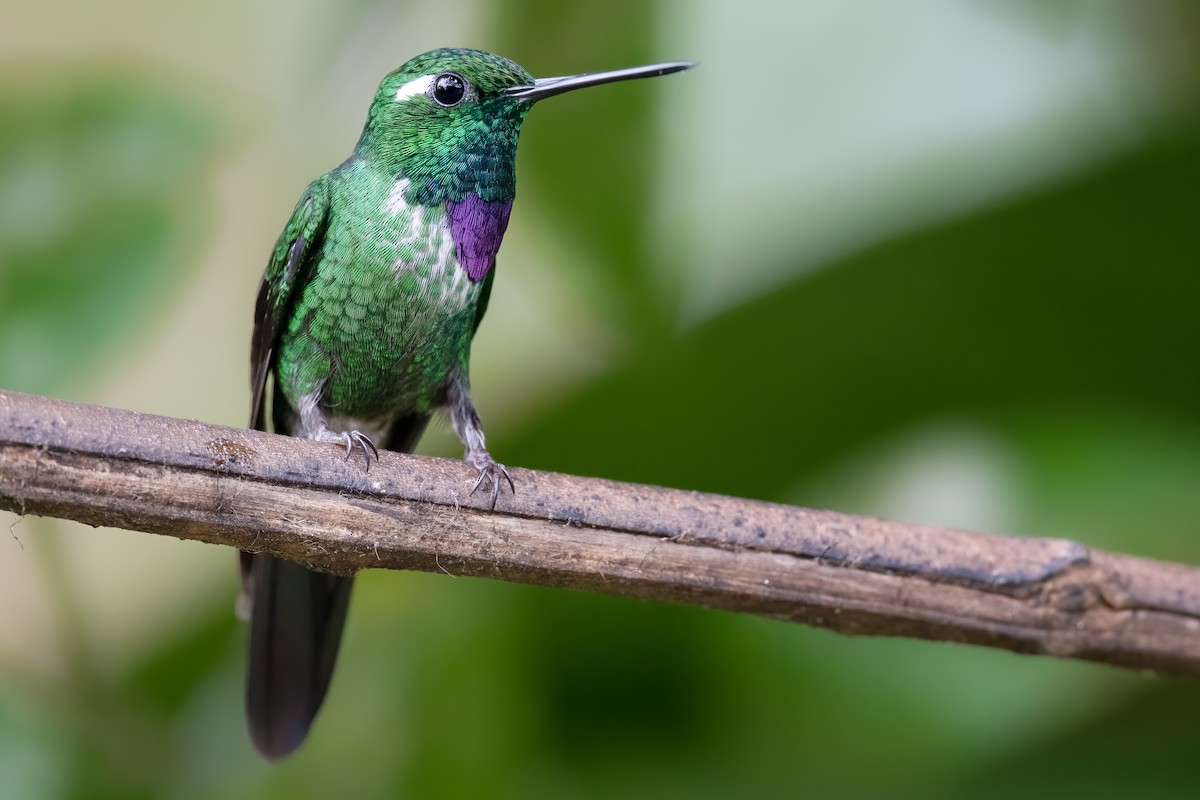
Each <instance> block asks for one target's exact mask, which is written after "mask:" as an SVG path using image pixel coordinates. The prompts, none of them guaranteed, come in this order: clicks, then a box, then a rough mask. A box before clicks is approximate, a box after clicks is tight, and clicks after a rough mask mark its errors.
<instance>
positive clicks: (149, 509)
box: [0, 392, 1200, 675]
mask: <svg viewBox="0 0 1200 800" xmlns="http://www.w3.org/2000/svg"><path fill="white" fill-rule="evenodd" d="M474 477H475V476H474V471H473V470H472V469H471V468H469V467H468V466H466V465H465V464H463V463H462V462H460V461H453V460H448V459H437V458H425V457H418V456H411V455H405V454H398V453H388V452H385V453H381V457H380V460H379V463H378V464H372V465H371V468H370V471H369V472H364V470H363V463H362V461H361V460H359V459H357V458H355V459H351V460H350V461H349V462H347V461H344V460H343V459H342V458H341V457H340V455H339V453H338V451H335V450H333V449H332V448H331V446H330V445H329V444H321V443H316V442H309V441H304V440H300V439H294V438H290V437H284V436H276V435H273V434H267V433H259V432H257V431H248V430H241V429H237V428H226V427H221V426H218V425H208V424H205V423H202V422H194V421H187V420H178V419H170V418H166V417H157V416H151V415H147V414H140V413H136V412H133V411H121V410H114V409H107V408H100V407H97V406H87V405H78V404H74V403H67V402H63V401H59V400H51V399H48V398H41V397H33V396H30V395H23V394H17V393H14V392H8V393H4V392H0V508H4V509H8V510H10V511H14V512H16V513H18V514H38V515H43V516H54V517H63V518H66V519H73V520H78V521H80V522H84V523H87V524H90V525H110V526H116V527H120V528H129V529H132V530H140V531H148V532H151V533H161V534H167V535H170V536H175V537H178V538H181V539H196V540H199V541H204V542H212V543H215V544H223V545H229V546H230V547H236V548H239V549H241V550H249V551H254V552H265V553H271V554H273V555H277V556H282V557H284V558H290V559H293V560H295V561H300V562H302V563H305V564H307V565H309V566H311V567H313V568H315V569H319V570H323V571H327V572H334V573H339V574H351V573H354V572H356V571H357V570H360V569H367V568H370V567H382V568H385V569H417V570H424V571H427V572H434V571H442V572H446V573H449V574H453V575H474V576H482V577H488V578H498V579H501V580H508V581H518V582H522V583H533V584H541V585H544V586H554V587H564V588H573V589H585V590H589V591H594V592H600V593H604V594H612V595H628V596H633V597H642V598H646V599H650V600H665V601H669V602H676V603H687V604H691V605H700V606H707V607H710V608H719V609H726V610H729V611H739V612H743V613H750V614H760V615H763V616H767V617H773V618H776V619H782V620H789V621H793V622H802V623H806V624H809V625H815V626H819V627H824V628H829V629H832V630H835V631H839V632H841V633H845V634H852V635H858V634H871V635H886V636H911V637H918V638H922V639H939V640H947V641H954V642H965V643H970V644H977V645H986V646H989V647H999V648H1004V649H1008V650H1014V651H1017V652H1021V653H1041V654H1045V655H1052V656H1059V657H1070V658H1081V659H1089V660H1093V661H1102V662H1106V663H1109V664H1116V665H1120V666H1126V667H1138V668H1148V669H1155V670H1160V671H1163V672H1173V673H1181V674H1191V675H1200V569H1195V568H1191V567H1186V566H1183V565H1180V564H1169V563H1162V562H1157V561H1150V560H1147V559H1141V558H1135V557H1133V556H1127V555H1120V554H1115V553H1105V552H1100V551H1096V550H1091V549H1089V548H1087V547H1084V546H1083V545H1081V544H1079V543H1077V542H1072V541H1066V540H1062V539H1022V538H1010V537H1002V536H991V535H985V534H978V533H968V532H964V531H957V530H948V529H940V528H931V527H925V526H919V525H906V524H902V523H898V522H887V521H884V520H877V519H871V518H868V517H858V516H851V515H848V514H837V513H834V512H831V511H811V510H808V509H803V508H796V507H792V506H784V505H777V504H773V503H763V502H758V501H753V500H742V499H738V498H733V497H721V496H718V495H710V494H700V493H698V492H686V491H678V490H673V489H662V488H658V487H654V486H639V485H634V484H627V483H616V482H613V481H607V480H598V479H593V478H580V477H574V476H569V475H558V474H554V473H548V472H535V471H532V470H522V469H513V470H512V477H513V480H514V481H515V482H516V486H517V492H516V495H515V496H514V495H510V494H508V493H507V492H505V493H502V494H501V496H500V500H499V502H498V504H497V507H496V509H495V511H489V510H488V509H487V501H486V499H485V498H484V497H482V496H481V495H482V494H483V493H479V494H475V495H471V494H470V493H469V492H470V487H471V485H472V481H473V480H474Z"/></svg>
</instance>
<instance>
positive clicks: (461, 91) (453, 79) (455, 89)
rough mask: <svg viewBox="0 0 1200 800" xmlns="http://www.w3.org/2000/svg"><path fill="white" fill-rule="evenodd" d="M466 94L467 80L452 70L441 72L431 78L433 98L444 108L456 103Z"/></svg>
mask: <svg viewBox="0 0 1200 800" xmlns="http://www.w3.org/2000/svg"><path fill="white" fill-rule="evenodd" d="M466 96H467V82H466V81H465V80H464V79H463V77H462V76H461V75H459V74H457V73H454V72H443V73H442V74H441V75H438V76H437V77H436V78H434V79H433V99H434V101H435V102H436V103H437V104H438V105H440V106H445V107H446V108H451V107H453V106H456V105H458V104H459V103H461V102H462V101H463V98H464V97H466Z"/></svg>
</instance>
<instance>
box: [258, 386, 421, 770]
mask: <svg viewBox="0 0 1200 800" xmlns="http://www.w3.org/2000/svg"><path fill="white" fill-rule="evenodd" d="M278 412H279V409H277V413H276V418H275V419H276V430H288V426H287V424H286V420H285V419H284V418H282V417H281V415H280V413H278ZM428 422H429V415H428V414H410V415H407V416H403V417H400V418H399V419H397V420H396V421H395V422H394V423H393V424H392V426H391V428H390V429H389V430H388V432H387V434H386V435H385V436H384V437H383V440H382V441H381V442H379V444H380V445H381V446H382V447H383V448H384V449H386V450H392V451H395V452H409V451H411V450H412V449H413V448H414V447H416V444H417V440H418V439H420V438H421V434H422V433H423V432H424V430H425V426H426V424H428ZM241 557H242V584H243V592H244V595H245V597H246V598H247V599H248V600H249V604H250V609H249V618H250V657H249V663H248V665H247V667H246V719H247V721H248V723H249V727H250V740H251V741H252V742H253V743H254V747H255V749H256V750H258V752H259V753H260V754H262V756H263V757H264V758H266V759H267V760H269V761H277V760H279V759H281V758H285V757H287V756H288V755H290V754H291V753H292V752H293V751H295V749H296V748H297V747H299V746H300V744H301V743H302V742H303V741H304V737H305V736H307V735H308V729H309V727H310V726H311V725H312V722H313V719H314V718H315V717H316V716H317V712H318V711H319V710H320V708H321V702H322V701H323V700H324V699H325V692H326V690H327V689H328V688H329V679H330V678H331V677H333V665H334V662H335V661H337V653H338V645H339V644H340V643H341V641H342V629H343V628H344V627H345V624H346V613H347V612H348V611H349V609H350V589H351V588H352V587H353V585H354V579H353V578H343V577H338V576H336V575H326V574H325V573H322V572H313V571H312V570H310V569H308V568H306V567H304V566H301V565H300V564H297V563H295V562H292V561H285V560H283V559H280V558H275V557H274V556H268V555H262V554H254V553H242V554H241Z"/></svg>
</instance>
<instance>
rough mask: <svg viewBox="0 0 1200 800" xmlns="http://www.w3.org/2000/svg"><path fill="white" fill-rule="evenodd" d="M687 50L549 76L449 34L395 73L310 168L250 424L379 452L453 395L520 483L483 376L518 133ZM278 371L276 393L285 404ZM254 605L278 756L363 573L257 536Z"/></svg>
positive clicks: (482, 450) (248, 563) (453, 413)
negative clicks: (572, 94) (553, 101)
mask: <svg viewBox="0 0 1200 800" xmlns="http://www.w3.org/2000/svg"><path fill="white" fill-rule="evenodd" d="M690 66H692V65H691V64H690V63H687V62H672V63H664V64H654V65H650V66H643V67H633V68H629V69H622V70H615V71H611V72H597V73H588V74H581V75H569V76H564V77H557V78H537V79H535V78H533V76H531V75H530V74H529V73H528V72H526V71H525V70H524V69H522V68H521V67H520V66H518V65H517V64H516V63H514V62H513V61H510V60H509V59H507V58H504V57H502V56H498V55H494V54H492V53H487V52H484V51H481V50H468V49H459V48H443V49H439V50H432V51H430V52H427V53H424V54H422V55H419V56H416V57H415V58H413V59H411V60H410V61H408V62H407V63H406V64H404V65H403V66H402V67H400V68H399V69H397V70H395V71H394V72H391V73H390V74H388V75H387V76H386V77H385V78H384V79H383V81H382V82H381V83H380V85H379V89H378V91H377V92H376V94H375V99H374V101H373V102H372V103H371V107H370V110H369V111H368V113H367V122H366V125H365V127H364V128H363V132H362V136H361V137H360V138H359V140H358V145H357V146H356V147H355V149H354V152H353V153H352V154H351V155H350V157H349V158H347V159H346V160H345V161H343V162H342V163H341V164H340V165H338V166H337V167H335V168H334V169H333V170H332V171H330V172H328V173H326V174H325V175H322V176H321V177H320V178H317V179H316V180H315V181H313V182H312V183H311V184H309V186H308V189H307V191H305V192H304V195H303V196H302V197H301V198H300V201H299V202H298V203H297V204H296V208H295V210H294V211H293V212H292V217H291V219H290V220H288V222H287V225H286V226H285V227H284V229H283V233H282V234H281V235H280V236H279V239H278V241H277V242H276V244H275V248H274V250H273V251H272V252H271V256H270V259H269V261H268V263H267V267H266V271H265V273H264V275H263V279H262V284H261V286H260V288H259V292H258V299H257V302H256V304H255V310H254V329H253V334H252V337H251V345H250V389H251V403H250V426H251V427H252V428H255V429H258V430H267V423H268V416H269V418H270V423H271V426H272V427H273V429H274V430H275V432H277V433H283V434H288V435H292V436H299V437H302V438H306V439H312V440H315V441H318V442H329V443H331V444H333V445H336V446H337V447H339V448H341V449H342V451H344V452H343V457H344V458H347V459H348V458H350V457H351V455H352V454H354V453H361V454H362V457H363V458H364V460H365V461H366V465H367V468H368V469H369V468H370V464H371V459H372V457H375V458H378V455H379V450H378V448H379V447H382V448H384V449H387V450H393V451H399V452H409V451H411V450H412V449H413V448H414V447H415V446H416V444H417V440H418V439H419V438H420V437H421V434H422V432H423V431H424V430H425V426H426V424H427V423H428V422H429V419H430V416H431V415H432V414H433V413H435V412H436V411H439V410H442V409H444V410H447V411H448V412H449V417H450V422H451V425H452V426H453V428H454V431H455V433H456V434H457V435H458V437H459V439H461V440H462V443H463V446H464V448H465V456H464V460H465V461H466V462H467V463H469V464H470V465H471V466H473V467H474V468H475V470H476V471H477V473H478V475H477V477H476V478H475V481H474V485H473V487H472V492H475V491H477V490H479V489H483V490H484V491H486V492H487V493H489V494H490V496H491V501H492V505H493V507H494V506H495V502H496V499H497V497H498V495H499V492H500V490H501V487H502V486H503V485H506V484H507V485H508V487H509V491H513V490H515V487H514V485H513V482H512V478H511V477H510V476H509V474H508V470H506V469H505V467H504V465H502V464H500V463H498V462H497V461H496V460H495V459H494V458H492V456H491V454H490V453H489V452H488V449H487V447H486V444H485V440H484V433H483V426H482V424H481V423H480V420H479V414H478V413H477V412H476V410H475V405H474V403H473V402H472V400H471V388H470V382H469V379H468V365H469V361H470V349H471V340H472V339H473V337H474V335H475V332H476V330H478V328H479V323H480V320H481V319H482V318H483V314H484V312H485V311H486V310H487V306H488V298H489V296H490V295H491V290H492V281H493V279H494V277H495V269H494V268H495V264H496V253H497V251H498V250H499V248H500V242H501V239H503V237H504V232H505V229H506V228H507V227H508V219H509V213H510V211H511V210H512V204H513V198H514V197H515V194H516V154H517V138H518V135H519V134H520V131H521V124H522V123H523V122H524V120H525V116H526V114H528V113H529V109H530V108H531V107H532V106H533V104H534V103H536V102H537V101H538V100H541V99H543V98H546V97H552V96H554V95H557V94H562V93H564V92H569V91H574V90H575V89H581V88H584V87H587V86H597V85H600V84H604V83H611V82H614V81H623V80H629V79H633V78H647V77H653V76H659V75H666V74H669V73H673V72H679V71H681V70H684V69H687V68H688V67H690ZM268 389H269V390H270V391H269V394H270V402H269V406H270V411H269V413H268V400H267V395H268ZM241 572H242V583H243V593H244V601H245V602H246V605H244V606H243V607H248V609H249V611H248V616H249V620H250V646H249V660H248V667H247V675H246V716H247V720H248V723H249V730H250V738H251V741H252V742H253V744H254V747H255V748H256V749H257V750H258V752H259V753H260V754H261V755H262V756H263V757H265V758H266V759H268V760H277V759H280V758H284V757H286V756H287V755H289V754H291V753H292V752H293V751H294V750H295V749H296V748H297V747H299V746H300V744H301V743H302V742H303V741H304V738H305V736H306V735H307V734H308V731H309V728H310V726H311V725H312V722H313V719H314V718H315V717H316V714H317V712H318V710H319V709H320V707H321V703H322V701H323V700H324V697H325V693H326V690H327V689H328V687H329V681H330V678H331V676H332V673H333V667H334V662H335V660H336V658H337V651H338V645H339V642H340V640H341V635H342V628H343V626H344V624H345V620H346V614H347V611H348V609H349V602H350V590H351V585H352V581H353V579H352V578H347V577H340V576H334V575H327V574H324V573H320V572H315V571H313V570H311V569H309V568H307V567H305V566H303V565H301V564H298V563H294V562H291V561H286V560H283V559H279V558H275V557H273V556H268V555H262V554H251V553H242V554H241Z"/></svg>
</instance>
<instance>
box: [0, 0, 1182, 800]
mask: <svg viewBox="0 0 1200 800" xmlns="http://www.w3.org/2000/svg"><path fill="white" fill-rule="evenodd" d="M3 17H4V24H3V25H2V26H0V387H3V388H8V389H15V390H20V391H26V392H37V393H46V394H51V395H54V396H58V397H67V398H71V399H75V400H80V401H86V402H95V403H103V404H108V405H115V406H122V407H126V408H133V409H138V410H142V411H148V412H154V413H160V414H168V415H173V416H180V417H192V418H199V419H203V420H208V421H212V422H217V423H224V424H231V425H242V424H244V423H245V419H246V408H247V404H248V392H247V387H246V379H247V349H248V339H249V331H250V317H251V310H252V304H253V301H254V295H255V291H256V288H257V283H258V280H259V277H260V275H261V271H262V267H263V265H264V262H265V258H266V255H267V253H268V250H269V249H270V247H271V245H272V243H273V242H274V239H275V236H276V235H277V233H278V231H279V229H280V228H281V226H282V224H283V222H284V221H285V219H286V217H287V214H288V213H289V211H290V210H291V208H292V205H293V203H294V202H295V199H296V197H298V196H299V194H300V192H301V191H302V190H303V188H304V186H305V184H306V183H307V182H308V181H309V180H311V179H312V178H314V177H316V176H317V175H318V174H320V173H322V172H324V171H325V170H326V169H328V168H329V167H331V166H333V165H334V164H336V163H338V162H339V161H340V160H341V159H342V158H343V157H344V156H345V155H346V154H347V153H348V152H349V151H350V148H351V147H352V146H353V143H354V141H355V140H356V138H357V135H358V133H359V131H360V129H361V125H362V122H363V119H364V115H365V112H366V107H367V104H368V102H369V101H370V98H371V96H372V94H373V92H374V88H375V86H376V84H377V82H378V80H379V78H380V77H381V76H382V75H383V74H384V73H386V72H387V71H389V70H390V69H392V68H394V67H395V66H397V65H398V64H399V63H401V62H403V61H404V60H406V59H407V58H408V57H409V56H411V55H413V54H415V53H418V52H420V51H423V50H426V49H429V48H431V47H434V46H442V45H446V44H458V45H466V46H476V47H483V48H486V49H490V50H495V51H498V52H501V53H504V54H506V55H509V56H511V57H513V58H515V59H516V60H518V61H519V62H521V63H522V64H523V65H524V66H525V67H527V68H528V69H530V70H531V71H532V72H533V73H534V74H537V75H554V74H564V73H574V72H582V71H588V70H598V69H607V68H615V67H621V66H627V65H632V64H638V63H645V62H651V61H660V60H671V59H684V58H687V59H694V60H697V61H699V62H700V68H699V69H697V70H694V71H692V72H690V73H687V74H684V75H679V76H673V77H671V78H667V79H663V80H661V81H649V82H643V83H638V84H624V85H622V86H619V87H607V88H601V89H595V90H591V91H588V92H580V93H577V94H572V95H568V96H564V97H562V98H558V99H554V100H552V101H550V102H547V103H545V104H544V105H543V106H539V107H538V108H537V110H536V111H535V112H534V113H533V114H532V115H531V118H530V120H529V122H528V123H527V125H526V128H525V133H524V136H523V143H522V146H521V152H520V158H519V161H520V164H519V170H518V171H519V173H520V193H519V194H520V197H519V200H518V203H517V207H516V212H515V214H514V216H513V222H512V225H511V227H510V229H509V234H508V237H507V240H506V242H505V246H504V249H503V250H502V252H501V261H500V266H499V271H500V279H499V280H498V281H497V283H496V292H495V295H494V296H493V298H492V305H491V310H490V312H489V316H488V319H487V321H486V322H485V323H484V325H483V327H482V329H481V332H480V335H479V338H478V340H477V342H476V346H475V349H474V367H473V373H474V374H473V378H474V381H473V382H474V385H475V394H476V397H477V400H478V402H479V405H480V410H481V413H482V414H483V417H484V419H485V422H486V424H487V428H488V434H489V443H490V444H491V445H492V451H493V452H494V453H495V454H496V455H497V456H498V457H499V458H500V459H502V460H504V461H505V462H507V463H509V464H512V465H519V466H524V467H534V468H540V469H553V470H562V471H568V472H574V473H581V474H586V475H599V476H605V477H610V478H618V479H625V480H634V481H643V482H651V483H657V484H664V485H668V486H678V487H686V488H694V489H702V490H707V491H715V492H722V493H729V494H737V495H743V496H748V497H760V498H767V499H771V500H779V501H785V502H792V503H800V504H805V505H811V506H817V507H828V508H834V509H838V510H841V511H848V512H858V513H867V514H874V515H879V516H885V517H890V518H896V519H902V520H909V521H914V522H923V523H932V524H940V525H956V526H961V527H967V528H973V529H981V530H989V531H993V532H999V533H1008V534H1020V535H1048V536H1066V537H1072V538H1076V539H1079V540H1081V541H1083V542H1085V543H1087V544H1089V545H1094V546H1097V547H1103V548H1110V549H1116V550H1121V551H1125V552H1130V553H1136V554H1140V555H1145V556H1149V557H1154V558H1160V559H1167V560H1173V561H1181V562H1186V563H1191V564H1200V491H1198V490H1197V487H1200V370H1198V369H1197V353H1198V350H1200V320H1198V314H1197V306H1198V301H1200V103H1198V102H1197V100H1198V98H1200V4H1197V3H1195V2H1193V1H1192V0H1174V1H1172V0H1139V2H1136V3H1135V2H1131V1H1121V0H1113V1H1112V2H1105V1H1104V0H1024V1H1020V0H1007V1H1006V0H991V1H989V0H976V1H974V2H972V1H970V0H926V1H925V2H915V1H914V2H884V1H883V0H877V1H876V2H869V1H868V0H855V1H854V2H848V1H847V0H841V1H837V0H827V2H816V1H815V0H814V1H813V2H803V3H797V2H794V0H778V2H768V1H767V0H763V1H761V2H751V1H749V0H748V1H747V2H741V3H736V4H731V3H719V2H716V0H710V1H709V2H684V1H683V0H674V1H673V2H672V1H670V0H659V1H658V2H631V1H630V0H621V1H620V2H613V3H608V4H603V5H602V4H587V5H583V4H581V5H571V4H561V3H552V2H549V0H502V1H497V2H489V3H484V2H482V1H481V0H441V1H440V2H410V3H405V2H386V3H385V2H376V1H375V0H356V1H355V2H334V0H308V2H304V3H285V2H282V1H281V0H267V1H266V2H260V3H256V4H243V3H238V2H233V1H232V0H214V2H210V3H206V4H190V5H187V6H182V5H175V4H162V3H152V2H148V0H112V2H107V3H83V2H78V0H76V1H75V2H70V1H69V0H48V1H47V2H41V3H38V4H32V3H24V4H16V3H13V2H12V0H9V2H8V3H7V4H6V7H5V8H4V13H3ZM422 449H423V451H425V452H432V453H441V454H448V455H457V454H458V453H459V450H458V447H457V445H456V444H455V442H454V440H453V436H452V435H451V434H450V433H449V432H448V426H447V425H444V424H443V425H442V426H441V427H440V429H439V430H437V431H435V432H434V433H433V435H431V436H429V437H427V440H426V442H425V443H424V445H423V448H422ZM0 530H3V531H6V532H7V531H10V532H11V536H4V537H3V541H2V542H0V549H2V550H3V552H4V555H3V557H2V558H0V608H2V609H3V610H2V611H0V776H2V777H0V781H2V785H0V796H2V797H4V798H21V799H22V800H23V799H25V798H31V799H37V798H85V797H87V798H90V797H112V798H151V797H165V798H181V799H184V798H187V799H190V798H209V797H229V798H257V797H279V798H303V797H344V798H351V797H354V798H358V797H388V796H392V797H399V796H405V797H510V798H518V797H519V798H536V797H546V798H559V797H622V798H624V797H711V798H724V797H732V796H780V795H804V796H814V797H821V796H841V797H872V798H877V797H914V798H916V797H921V798H928V797H957V796H969V797H1010V796H1014V795H1018V794H1019V795H1021V796H1026V797H1060V796H1064V795H1068V794H1071V795H1087V796H1091V797H1129V796H1132V795H1135V794H1136V795H1138V796H1147V797H1150V796H1153V797H1195V796H1197V793H1198V792H1200V788H1198V787H1200V732H1198V731H1197V721H1198V720H1200V685H1197V684H1196V683H1195V682H1185V681H1174V680H1167V679H1163V678H1159V677H1156V676H1152V675H1143V674H1137V673H1133V672H1125V671H1118V670H1115V669H1110V668H1105V667H1100V666H1093V665H1087V664H1079V663H1068V662H1056V661H1052V660H1050V659H1037V658H1028V657H1019V656H1015V655H1011V654H1008V653H1003V652H991V651H983V650H977V649H970V648H965V647H957V646H951V645H945V644H933V643H923V642H912V641H903V640H897V641H892V640H884V639H848V638H843V637H840V636H837V635H834V634H830V633H827V632H822V631H816V630H809V629H805V628H802V627H799V626H793V625H787V624H783V623H778V622H771V621H767V620H761V619H752V618H740V617H735V616H732V615H729V614H723V613H717V612H708V611H703V610H697V609H685V608H674V607H665V606H658V605H652V604H646V603H639V602H633V601H622V600H614V599H608V598H600V597H594V596H588V595H581V594H573V593H569V592H562V591H551V590H544V589H536V588H529V587H522V586H514V585H506V584H501V583H495V582H489V581H483V580H472V579H454V578H450V577H447V576H445V575H418V574H394V573H377V572H373V573H366V574H364V575H363V576H362V578H361V580H360V582H359V587H358V589H357V594H356V596H355V602H354V607H353V609H352V613H351V619H350V623H349V627H348V630H347V633H346V638H345V642H344V646H343V650H342V659H341V662H340V665H339V668H338V673H337V675H336V677H335V680H334V683H333V687H332V690H331V693H330V696H329V701H328V703H327V706H326V708H325V710H324V711H323V713H322V715H321V716H320V718H319V719H318V723H317V725H316V727H315V730H314V732H313V734H312V737H311V738H310V740H309V742H308V743H307V744H306V746H305V747H304V749H303V750H302V751H301V752H300V753H299V754H298V755H297V756H296V757H294V758H293V759H291V760H290V761H287V762H286V763H283V764H281V765H279V766H273V767H272V766H267V765H265V764H263V763H261V762H260V761H259V760H257V759H256V758H255V757H254V756H253V755H252V753H251V751H250V748H249V745H248V744H247V741H246V736H245V733H244V728H243V722H242V717H241V691H242V689H241V682H242V668H243V658H244V652H243V649H244V637H245V630H244V628H243V627H242V626H241V624H240V623H238V622H236V621H235V619H234V616H233V603H234V596H235V594H236V590H237V587H236V575H235V569H234V561H235V560H234V556H233V553H232V552H230V551H227V550H224V549H221V548H216V547H210V546H206V545H201V544H196V543H185V542H177V541H174V540H170V539H166V538H160V537H153V536H147V535H142V534H137V533H130V532H123V531H114V530H105V529H100V530H92V529H89V528H85V527H82V526H75V525H68V524H65V523H58V522H55V521H51V520H42V519H36V518H24V519H19V520H18V519H16V518H15V517H13V516H11V515H0Z"/></svg>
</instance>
